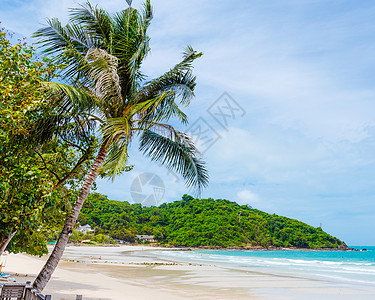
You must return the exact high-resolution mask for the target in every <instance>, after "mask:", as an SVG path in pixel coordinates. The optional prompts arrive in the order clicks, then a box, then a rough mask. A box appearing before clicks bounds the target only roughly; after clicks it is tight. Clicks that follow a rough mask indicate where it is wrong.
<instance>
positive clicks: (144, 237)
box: [136, 234, 155, 243]
mask: <svg viewBox="0 0 375 300" xmlns="http://www.w3.org/2000/svg"><path fill="white" fill-rule="evenodd" d="M136 238H137V239H138V240H142V241H149V242H150V243H154V242H155V240H154V236H153V235H143V234H142V235H136Z"/></svg>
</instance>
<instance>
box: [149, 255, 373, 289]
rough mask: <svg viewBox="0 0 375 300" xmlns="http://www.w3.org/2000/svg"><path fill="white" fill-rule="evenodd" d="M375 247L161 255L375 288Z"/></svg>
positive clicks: (188, 260)
mask: <svg viewBox="0 0 375 300" xmlns="http://www.w3.org/2000/svg"><path fill="white" fill-rule="evenodd" d="M374 250H375V248H374V249H371V250H370V251H368V252H359V251H358V252H357V251H350V252H349V251H347V252H344V251H298V250H289V251H241V250H237V251H233V250H194V251H158V252H157V253H156V252H155V253H156V255H157V256H159V257H160V256H164V257H168V258H169V259H172V258H173V259H175V260H180V261H185V262H199V263H207V264H215V265H218V266H222V267H230V268H238V269H241V270H249V271H251V270H252V269H254V268H255V269H256V270H259V268H261V269H262V270H264V271H265V272H271V273H272V272H273V273H277V274H291V273H292V274H293V275H296V274H297V275H301V276H305V277H306V276H310V277H314V278H319V277H324V278H329V279H331V280H339V281H345V282H352V283H353V284H354V283H357V284H371V285H375V251H374Z"/></svg>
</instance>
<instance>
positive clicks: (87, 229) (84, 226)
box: [77, 224, 94, 234]
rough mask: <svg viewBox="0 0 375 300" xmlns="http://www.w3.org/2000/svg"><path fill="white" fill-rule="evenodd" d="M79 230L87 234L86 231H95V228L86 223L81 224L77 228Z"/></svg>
mask: <svg viewBox="0 0 375 300" xmlns="http://www.w3.org/2000/svg"><path fill="white" fill-rule="evenodd" d="M77 231H79V232H82V233H83V234H86V233H89V232H94V229H93V228H91V226H90V225H89V224H86V225H83V226H81V225H79V226H78V228H77Z"/></svg>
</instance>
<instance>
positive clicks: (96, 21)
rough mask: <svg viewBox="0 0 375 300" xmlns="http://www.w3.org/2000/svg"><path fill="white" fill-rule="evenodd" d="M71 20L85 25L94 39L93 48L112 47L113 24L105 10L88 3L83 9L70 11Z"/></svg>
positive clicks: (82, 6)
mask: <svg viewBox="0 0 375 300" xmlns="http://www.w3.org/2000/svg"><path fill="white" fill-rule="evenodd" d="M70 20H71V22H72V23H78V24H83V25H84V28H85V30H86V32H88V33H89V35H90V36H92V37H93V39H94V43H93V44H92V46H95V47H99V46H104V47H108V45H110V43H111V31H112V22H111V17H110V16H109V14H108V13H107V12H106V11H105V10H103V9H100V8H98V7H97V6H92V5H91V3H90V2H88V1H87V2H86V4H83V5H81V7H79V8H72V9H71V10H70Z"/></svg>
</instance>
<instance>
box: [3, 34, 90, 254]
mask: <svg viewBox="0 0 375 300" xmlns="http://www.w3.org/2000/svg"><path fill="white" fill-rule="evenodd" d="M8 36H9V34H8ZM55 71H56V66H55V65H54V64H53V63H52V62H51V61H50V60H48V59H45V60H44V61H38V60H37V59H36V57H35V53H34V49H33V48H32V47H29V46H27V45H26V43H24V42H22V41H19V43H17V44H14V45H12V44H11V43H10V42H9V40H8V39H7V33H6V32H4V30H3V29H2V30H0V254H1V253H2V252H3V251H4V250H5V248H6V247H7V245H8V243H9V242H10V244H9V246H8V248H7V249H8V250H9V251H12V252H20V251H22V252H27V253H29V254H36V255H41V254H43V253H47V248H46V235H47V234H49V232H50V231H53V230H57V228H59V227H61V225H62V222H63V220H64V216H65V212H66V211H67V210H68V209H67V208H69V206H70V203H69V198H70V197H71V193H72V191H73V190H74V186H75V185H76V184H77V183H78V181H77V180H73V179H72V176H73V174H74V175H75V176H77V178H79V177H80V176H78V175H79V174H80V173H81V172H82V170H83V169H84V162H85V161H86V160H87V159H89V158H90V151H86V152H85V154H84V155H83V156H81V159H80V160H79V163H78V164H76V165H74V163H75V161H76V159H75V158H76V157H77V156H78V157H79V155H78V153H77V152H76V151H74V150H72V149H71V148H70V147H68V145H67V144H66V143H65V142H64V143H60V142H59V141H58V140H56V139H51V140H50V141H49V142H48V144H44V145H41V144H35V143H34V144H33V143H32V135H33V131H34V128H33V124H34V122H35V120H36V119H38V118H40V117H41V114H43V108H45V107H48V106H49V104H50V100H51V99H50V94H49V92H48V91H47V90H46V89H45V88H43V87H42V86H41V82H42V81H47V80H51V79H52V78H53V77H54V76H55V75H54V74H55ZM44 111H47V109H44ZM68 180H69V183H70V186H71V190H67V189H66V188H63V184H64V183H65V182H67V181H68ZM12 238H13V239H12Z"/></svg>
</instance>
